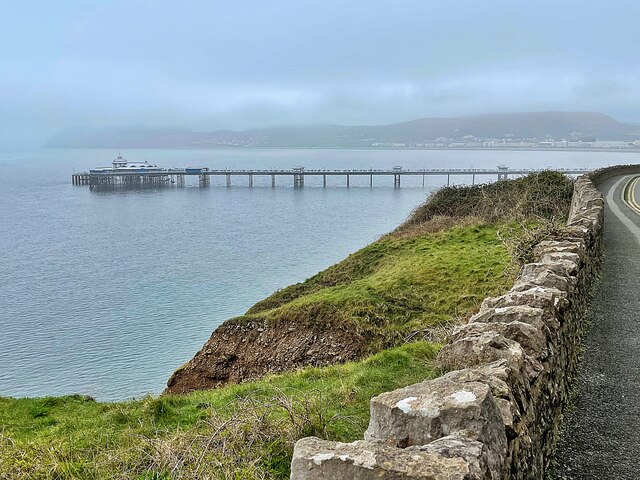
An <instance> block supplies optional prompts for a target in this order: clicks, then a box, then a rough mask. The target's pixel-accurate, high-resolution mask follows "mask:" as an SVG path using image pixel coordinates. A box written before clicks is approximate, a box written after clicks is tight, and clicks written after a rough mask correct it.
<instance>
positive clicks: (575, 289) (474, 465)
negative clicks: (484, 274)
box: [291, 171, 610, 480]
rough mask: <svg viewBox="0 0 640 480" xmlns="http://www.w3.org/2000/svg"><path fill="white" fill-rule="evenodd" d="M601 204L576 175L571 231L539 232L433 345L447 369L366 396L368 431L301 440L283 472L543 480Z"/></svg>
mask: <svg viewBox="0 0 640 480" xmlns="http://www.w3.org/2000/svg"><path fill="white" fill-rule="evenodd" d="M598 175H600V176H598ZM606 175H610V174H609V173H608V172H605V171H602V172H599V173H596V174H594V175H593V179H594V180H595V181H600V180H602V178H604V176H606ZM603 215H604V201H603V198H602V195H601V194H600V193H599V192H598V190H597V189H596V187H595V184H594V182H593V181H592V179H591V177H588V176H583V177H580V178H578V179H577V180H576V182H575V187H574V195H573V201H572V206H571V211H570V214H569V220H568V225H567V233H566V234H565V235H564V236H563V237H562V238H558V239H556V240H554V241H543V242H541V243H539V244H538V245H537V246H536V247H535V249H534V256H535V262H534V263H530V264H527V265H525V266H524V267H523V268H522V270H521V273H520V275H519V277H518V279H517V281H516V283H515V284H514V286H513V288H512V289H511V290H510V291H509V292H508V293H506V294H505V295H502V296H500V297H495V298H487V299H485V300H484V302H483V303H482V306H481V308H480V311H479V312H478V313H477V314H476V315H474V316H473V317H471V319H470V320H469V322H468V323H467V324H466V325H463V326H461V327H458V328H457V329H456V330H455V331H454V333H453V335H452V336H451V338H450V340H449V342H448V343H447V344H446V345H445V346H444V347H443V348H442V350H441V351H440V353H439V355H438V362H439V364H440V366H441V367H442V368H443V369H444V370H445V371H447V372H448V373H446V374H445V375H443V376H442V377H440V378H437V379H435V380H427V381H425V382H422V383H418V384H415V385H410V386H408V387H405V388H402V389H399V390H394V391H392V392H387V393H383V394H382V395H379V396H377V397H374V398H372V399H371V419H370V423H369V428H368V429H367V431H366V433H365V438H364V440H361V441H357V442H354V443H349V444H346V443H338V442H331V441H325V440H320V439H318V438H313V437H311V438H303V439H301V440H299V441H298V442H297V443H296V445H295V449H294V455H293V461H292V464H291V471H292V473H291V479H292V480H319V479H325V480H332V479H335V480H352V479H357V480H373V479H377V480H390V479H394V480H396V479H398V480H405V479H406V480H410V479H411V480H413V479H450V480H453V479H461V480H462V479H464V480H471V479H504V478H513V479H524V478H527V479H529V478H536V479H542V478H543V477H544V472H545V470H546V468H547V466H548V462H549V459H550V457H551V455H552V453H553V449H554V447H555V443H556V439H557V430H558V426H559V419H560V415H561V413H562V410H563V407H564V406H565V405H566V404H567V401H568V397H569V389H570V380H571V377H572V375H573V374H574V372H575V370H576V367H577V364H578V356H579V351H580V341H581V340H580V339H581V334H582V331H583V322H584V316H585V315H584V314H585V311H586V309H587V306H588V301H589V292H590V290H591V286H592V283H593V281H594V279H595V278H596V276H597V272H598V268H599V263H600V254H601V242H602V241H601V238H602V236H601V231H602V226H603Z"/></svg>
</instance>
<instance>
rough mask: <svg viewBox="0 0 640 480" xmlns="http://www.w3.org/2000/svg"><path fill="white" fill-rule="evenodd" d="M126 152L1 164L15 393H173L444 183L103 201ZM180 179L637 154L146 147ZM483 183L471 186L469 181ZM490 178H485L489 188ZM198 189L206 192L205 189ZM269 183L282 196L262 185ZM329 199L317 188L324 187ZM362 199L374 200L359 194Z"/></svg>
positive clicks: (160, 193) (6, 335)
mask: <svg viewBox="0 0 640 480" xmlns="http://www.w3.org/2000/svg"><path fill="white" fill-rule="evenodd" d="M116 154H117V152H114V151H111V150H34V151H9V152H0V222H1V223H0V396H43V395H62V394H71V393H83V394H88V395H92V396H95V397H96V398H98V399H101V400H117V399H124V398H129V397H133V396H139V395H143V394H145V393H158V392H160V391H161V390H162V389H163V388H164V384H165V382H166V380H167V379H168V377H169V376H170V375H171V373H172V372H173V371H174V370H175V369H176V368H177V367H179V366H180V365H182V364H183V363H184V362H185V361H187V360H188V359H189V358H191V356H193V354H195V353H196V351H197V350H198V349H199V348H200V347H201V346H202V344H203V343H204V342H205V340H206V339H207V338H208V337H209V335H210V334H211V332H212V331H213V330H214V329H215V327H216V326H218V325H219V324H220V323H222V322H223V321H224V320H226V319H228V318H231V317H233V316H237V315H241V314H242V313H243V312H245V311H246V310H247V309H248V308H249V307H250V306H251V305H252V304H253V303H255V302H257V301H258V300H260V299H262V298H264V297H265V296H267V295H269V294H270V293H272V292H273V291H275V290H276V289H278V288H282V287H285V286H287V285H289V284H291V283H294V282H299V281H303V280H304V279H305V278H307V277H309V276H311V275H313V274H314V273H316V272H318V271H319V270H322V269H324V268H326V267H328V266H329V265H331V264H333V263H335V262H336V261H339V260H340V259H342V258H344V257H345V256H346V255H348V254H349V253H351V252H353V251H355V250H357V249H358V248H360V247H362V246H364V245H366V244H368V243H369V242H371V241H373V240H375V239H376V238H377V237H378V236H380V235H381V234H383V233H385V232H387V231H389V230H392V229H393V228H394V227H395V226H397V225H398V224H399V223H400V222H402V221H403V220H404V219H405V218H406V217H407V215H408V214H409V213H410V212H411V210H412V209H413V208H415V207H416V206H417V205H418V204H419V203H421V202H422V201H423V200H424V198H425V197H426V195H427V194H428V193H429V192H430V191H432V190H433V189H434V188H437V187H438V186H441V185H442V182H443V181H445V180H444V179H443V178H436V177H434V178H430V177H427V179H426V181H425V187H424V188H423V187H422V178H418V177H416V178H413V179H404V178H403V188H401V189H399V190H394V189H393V188H391V187H392V184H393V180H392V179H391V178H376V179H374V182H375V184H376V185H377V186H379V187H380V188H373V189H369V188H367V187H368V177H366V178H352V179H351V187H352V188H350V189H346V188H344V178H341V177H337V178H330V179H329V186H330V187H331V188H327V189H322V188H318V187H319V185H320V184H321V181H322V180H321V178H317V179H311V178H307V180H306V182H305V183H306V187H305V188H304V189H302V190H294V189H293V188H291V187H292V180H291V179H290V178H284V177H282V178H278V183H279V184H278V187H277V188H275V189H271V188H268V187H266V186H267V185H270V178H269V177H264V178H259V177H257V178H256V179H255V181H254V185H255V186H256V188H253V189H249V188H246V185H247V179H246V178H242V179H240V178H238V179H236V178H234V184H235V185H234V187H232V188H231V189H227V188H221V187H218V188H216V186H219V185H221V184H222V182H223V181H224V179H222V178H221V179H217V180H215V179H214V180H213V181H212V188H209V189H200V188H198V187H197V186H195V185H193V184H192V185H188V186H187V188H184V189H177V188H171V189H162V190H147V191H118V192H101V193H98V192H91V191H89V189H88V187H73V186H72V185H71V182H70V175H71V173H72V172H73V171H74V170H75V171H83V170H86V169H88V168H90V167H95V166H101V165H108V164H109V163H110V162H111V160H112V159H113V157H114V156H115V155H116ZM123 154H124V156H125V158H128V159H129V160H132V161H139V160H144V159H148V160H149V161H151V162H154V163H158V164H159V165H161V166H165V167H181V166H188V165H202V166H210V167H219V168H224V167H235V168H271V167H274V168H291V167H293V166H296V165H303V166H305V167H307V168H323V167H326V168H389V167H392V166H394V165H402V166H404V167H406V168H423V167H424V168H440V167H450V168H469V167H473V168H493V167H495V166H496V165H498V164H505V165H508V166H510V167H512V168H518V167H535V168H543V167H564V168H571V167H573V168H576V167H596V166H601V165H606V164H613V163H632V162H637V155H636V154H630V153H620V154H616V153H588V152H558V153H556V152H488V151H482V152H469V151H446V152H442V151H366V150H132V151H129V152H123ZM454 180H455V181H457V182H470V180H471V179H470V178H458V179H454ZM478 180H482V178H479V179H478ZM191 181H192V182H194V179H191ZM259 186H264V187H266V188H257V187H259ZM314 186H315V187H316V188H314ZM358 187H361V188H358Z"/></svg>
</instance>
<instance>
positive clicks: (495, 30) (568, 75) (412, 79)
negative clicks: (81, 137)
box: [0, 0, 640, 145]
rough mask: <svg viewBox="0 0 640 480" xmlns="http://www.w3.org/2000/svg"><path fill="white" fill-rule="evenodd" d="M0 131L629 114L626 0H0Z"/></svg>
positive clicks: (8, 139) (630, 31)
mask: <svg viewBox="0 0 640 480" xmlns="http://www.w3.org/2000/svg"><path fill="white" fill-rule="evenodd" d="M2 3H3V4H2V9H0V60H1V64H0V144H5V145H7V144H12V143H22V142H25V143H31V142H36V143H37V142H42V141H46V139H47V138H48V136H50V135H52V134H54V133H56V132H58V131H60V130H66V129H71V128H77V127H86V128H99V127H114V126H116V127H117V126H148V127H179V128H189V129H195V130H210V129H218V128H233V129H244V128H251V127H257V126H272V125H294V124H314V123H343V124H379V123H392V122H396V121H402V120H408V119H412V118H419V117H429V116H456V115H464V114H474V113H485V112H487V113H488V112H504V111H528V110H593V111H601V112H604V113H609V114H611V115H613V116H615V117H616V118H619V119H621V120H630V121H640V62H639V61H638V60H639V59H640V58H639V57H640V27H639V26H638V20H639V19H640V2H632V1H615V0H610V1H606V2H605V1H594V0H582V1H559V0H556V1H547V0H542V1H541V0H537V1H531V0H528V1H520V0H504V1H496V0H482V1H479V0H467V1H460V0H439V1H434V0H420V1H413V0H387V1H378V0H362V1H357V0H352V1H340V0H318V1H316V0H233V1H215V0H207V1H205V0H202V1H192V0H180V1H178V0H174V1H166V0H153V1H152V0H147V1H145V0H122V1H107V0H102V1H100V0H57V1H52V0H42V1H32V0H15V1H14V0H5V1H4V2H2Z"/></svg>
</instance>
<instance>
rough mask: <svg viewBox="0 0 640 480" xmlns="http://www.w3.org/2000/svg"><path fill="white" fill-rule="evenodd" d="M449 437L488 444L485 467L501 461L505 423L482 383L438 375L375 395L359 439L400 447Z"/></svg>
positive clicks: (503, 454)
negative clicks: (432, 378)
mask: <svg viewBox="0 0 640 480" xmlns="http://www.w3.org/2000/svg"><path fill="white" fill-rule="evenodd" d="M454 434H457V435H462V436H464V437H466V438H469V439H472V440H477V441H479V442H481V443H484V444H485V445H490V446H491V449H490V451H488V452H487V462H488V464H489V465H491V466H494V467H496V466H498V465H500V464H502V462H503V461H504V457H505V455H506V448H507V439H506V434H505V429H504V423H503V421H502V415H501V413H500V408H499V407H498V405H497V404H496V402H495V401H494V399H493V395H491V389H490V387H489V386H488V385H487V384H485V383H481V382H456V381H453V380H451V379H449V378H444V377H441V378H437V379H435V380H427V381H424V382H422V383H417V384H414V385H409V386H408V387H405V388H400V389H398V390H394V391H392V392H386V393H383V394H381V395H378V396H377V397H374V398H372V399H371V418H370V421H369V428H367V431H366V433H365V437H364V438H365V440H369V441H382V442H385V443H386V444H388V445H390V446H394V447H400V448H405V447H410V446H412V445H426V444H428V443H431V442H433V441H435V440H437V439H439V438H442V437H446V436H449V435H454Z"/></svg>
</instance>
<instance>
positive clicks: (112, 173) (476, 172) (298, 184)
mask: <svg viewBox="0 0 640 480" xmlns="http://www.w3.org/2000/svg"><path fill="white" fill-rule="evenodd" d="M544 170H545V169H530V168H525V169H509V168H507V167H498V168H494V169H491V168H488V169H482V168H467V169H464V168H461V169H460V168H459V169H455V168H454V169H407V170H405V169H404V168H401V167H394V168H391V169H386V170H384V169H383V170H373V169H369V170H363V169H360V170H359V169H347V170H337V169H306V168H303V167H296V168H292V169H272V170H256V169H210V168H207V167H192V168H170V169H160V170H154V171H118V170H117V169H113V170H98V171H89V172H82V173H74V174H73V175H72V176H71V182H72V184H73V185H88V186H89V187H90V188H91V189H94V188H95V189H115V188H158V187H171V186H177V187H183V186H185V183H186V182H185V179H186V177H198V184H199V186H200V187H209V186H210V185H211V177H224V178H225V180H226V181H225V185H226V186H227V187H231V186H232V185H233V182H232V179H233V178H234V177H246V178H247V179H248V186H249V187H253V186H254V177H258V176H263V177H268V178H270V180H271V181H270V185H271V187H275V186H276V184H277V182H276V179H277V178H278V177H285V178H291V179H292V180H293V187H294V188H303V187H304V185H305V178H306V177H322V186H323V187H325V188H326V187H327V178H328V177H343V178H344V180H345V183H344V186H346V187H349V186H350V184H351V178H352V177H368V179H369V187H373V186H374V182H373V179H374V177H393V186H394V188H400V186H401V182H402V180H401V179H402V177H406V176H414V177H415V176H418V177H420V176H421V177H422V185H423V186H424V184H425V178H426V177H428V176H441V177H446V179H447V185H450V184H451V177H452V176H470V177H471V181H472V184H475V183H476V177H477V176H494V177H496V178H497V180H498V181H500V180H506V179H507V178H508V177H509V176H510V175H515V176H518V175H528V174H530V173H536V172H542V171H544ZM547 170H548V169H547ZM555 170H556V171H558V172H561V173H564V174H566V175H580V174H583V173H587V172H589V171H590V169H587V168H577V169H563V168H561V169H555Z"/></svg>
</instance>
